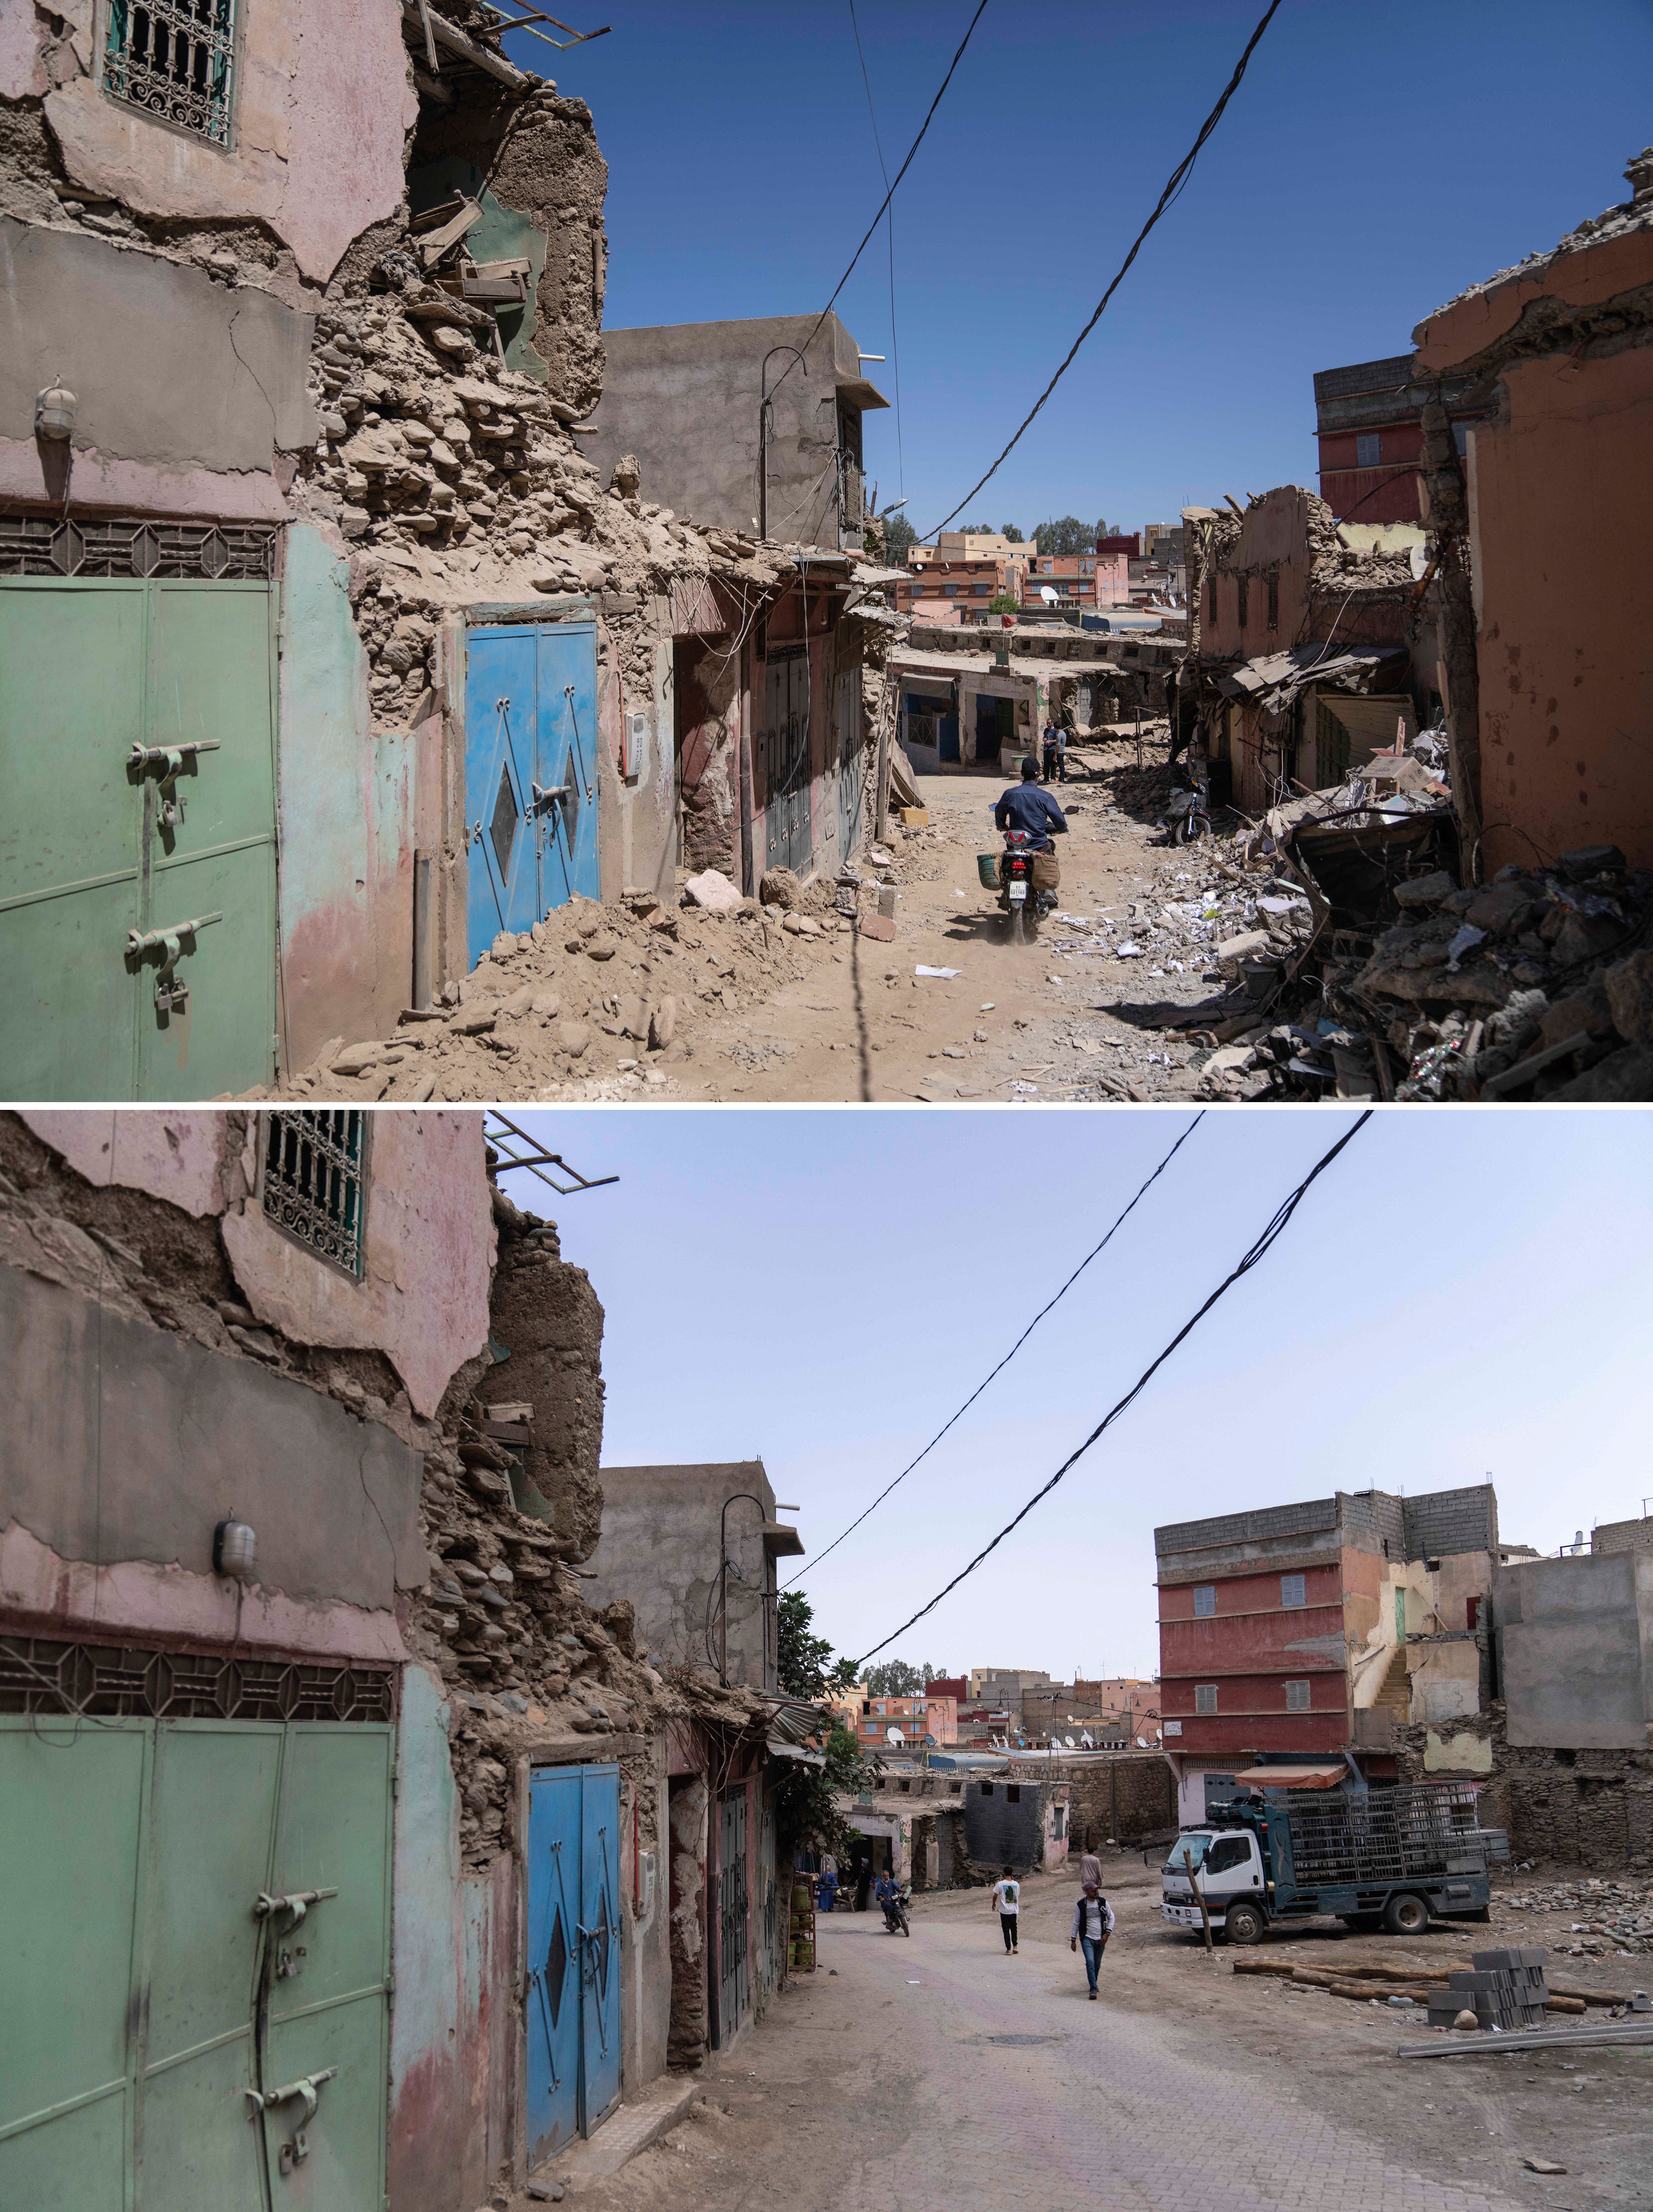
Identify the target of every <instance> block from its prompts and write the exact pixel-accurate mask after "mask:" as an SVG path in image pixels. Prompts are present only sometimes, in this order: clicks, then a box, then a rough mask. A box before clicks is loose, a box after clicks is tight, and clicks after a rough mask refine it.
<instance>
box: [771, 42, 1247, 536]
mask: <svg viewBox="0 0 1653 2212" xmlns="http://www.w3.org/2000/svg"><path fill="white" fill-rule="evenodd" d="M1279 4H1280V0H1271V4H1270V6H1269V9H1268V12H1267V15H1264V17H1263V19H1262V21H1261V22H1260V23H1259V24H1258V26H1257V27H1256V29H1255V31H1254V32H1253V33H1251V36H1250V38H1249V40H1247V42H1246V49H1245V52H1243V54H1242V55H1241V56H1240V58H1239V60H1238V61H1237V63H1236V64H1235V67H1234V74H1233V76H1231V77H1230V79H1229V81H1228V82H1227V84H1226V85H1225V87H1224V88H1223V96H1222V98H1221V99H1220V100H1218V103H1217V105H1216V106H1215V107H1213V108H1212V111H1211V112H1210V114H1209V115H1208V116H1206V119H1205V121H1204V122H1203V123H1202V124H1201V125H1200V136H1199V137H1197V138H1196V139H1195V140H1194V143H1193V145H1192V146H1190V147H1189V149H1188V152H1187V153H1186V154H1185V155H1183V156H1182V160H1181V161H1179V162H1178V163H1177V165H1176V167H1175V168H1174V169H1173V170H1172V171H1171V173H1170V179H1168V181H1167V183H1166V185H1165V189H1164V191H1163V192H1161V194H1160V195H1159V203H1158V206H1157V207H1156V208H1155V209H1154V211H1153V213H1152V215H1151V216H1149V217H1148V220H1147V221H1146V222H1145V223H1144V224H1143V226H1142V228H1141V229H1140V230H1139V232H1138V233H1137V235H1136V243H1135V244H1134V245H1133V246H1132V248H1131V250H1130V252H1128V253H1127V255H1126V257H1125V258H1124V260H1123V261H1121V264H1120V265H1119V273H1118V275H1117V276H1115V278H1114V281H1113V283H1111V284H1110V285H1109V287H1108V289H1107V290H1106V291H1105V292H1104V293H1103V295H1102V297H1101V299H1100V300H1098V301H1097V311H1096V313H1095V314H1093V315H1092V316H1091V319H1090V321H1089V322H1088V323H1087V324H1086V325H1085V328H1084V329H1083V330H1082V331H1080V332H1079V336H1078V337H1076V338H1075V339H1074V341H1073V344H1072V345H1071V346H1069V348H1068V349H1067V356H1066V358H1065V359H1064V360H1063V362H1062V364H1061V367H1060V368H1059V369H1058V370H1057V371H1056V374H1054V376H1053V377H1052V378H1051V380H1050V381H1049V383H1048V384H1047V385H1046V386H1045V388H1044V390H1043V391H1042V392H1041V393H1040V394H1039V396H1038V398H1036V400H1035V401H1034V403H1033V404H1032V406H1031V407H1030V408H1029V410H1028V411H1027V413H1026V415H1025V416H1024V417H1023V419H1022V422H1021V423H1020V425H1019V426H1018V429H1017V432H1016V435H1015V436H1014V437H1013V438H1012V440H1011V441H1010V443H1009V445H1007V446H1006V447H1005V449H1004V452H1003V453H1000V456H999V459H997V460H996V461H995V462H994V465H993V466H992V467H991V468H990V469H989V470H988V472H987V475H986V476H984V477H982V478H981V482H980V483H975V484H972V485H971V486H970V489H969V491H967V492H966V493H965V495H964V496H963V499H961V500H960V501H959V502H958V504H957V507H955V508H954V509H953V511H952V513H951V514H946V515H944V516H943V517H942V519H941V520H940V521H939V522H938V523H937V525H936V526H935V528H934V530H927V531H926V532H924V536H925V538H934V537H935V536H937V535H938V534H939V532H941V531H943V530H945V528H946V527H947V525H948V524H949V523H950V522H952V521H955V520H957V517H958V516H959V515H961V514H963V512H964V509H965V508H966V507H968V506H969V503H970V501H972V500H973V499H974V498H975V495H976V494H977V492H979V491H981V489H983V487H984V486H986V485H987V484H988V483H991V482H992V480H993V478H994V477H995V476H996V475H997V474H998V473H999V471H1000V468H1001V467H1002V466H1003V465H1004V463H1005V462H1006V460H1007V459H1009V457H1010V455H1011V453H1012V452H1013V451H1014V449H1015V447H1017V446H1018V444H1019V443H1020V441H1021V439H1022V435H1023V433H1024V431H1025V430H1026V429H1027V428H1028V426H1029V424H1030V422H1032V420H1033V418H1034V416H1036V414H1037V413H1038V411H1039V410H1040V409H1041V408H1042V406H1043V405H1044V404H1045V402H1046V400H1047V399H1048V398H1049V397H1050V395H1051V393H1052V392H1054V390H1055V389H1056V386H1058V385H1059V384H1060V382H1061V380H1062V379H1063V377H1064V376H1066V375H1067V372H1068V370H1069V368H1071V367H1072V366H1073V357H1074V356H1075V355H1076V354H1077V353H1078V351H1079V348H1080V347H1081V346H1082V345H1083V344H1084V343H1085V340H1086V338H1088V337H1090V335H1091V331H1093V330H1095V328H1096V326H1097V324H1098V323H1099V322H1100V321H1101V320H1102V311H1103V308H1104V307H1106V306H1107V305H1108V302H1109V300H1111V299H1112V298H1113V296H1114V295H1115V292H1116V291H1118V289H1119V288H1120V286H1121V283H1123V282H1124V281H1125V272H1126V270H1127V269H1128V268H1129V267H1130V265H1131V264H1132V263H1133V261H1134V260H1135V259H1136V257H1137V255H1138V254H1139V252H1141V250H1142V241H1143V240H1144V239H1145V238H1146V236H1147V235H1148V233H1149V232H1150V231H1151V230H1152V228H1153V227H1154V225H1155V224H1156V223H1157V222H1158V220H1159V218H1160V216H1162V215H1164V212H1165V210H1166V209H1167V208H1168V207H1169V206H1170V204H1171V202H1172V201H1173V200H1174V199H1175V198H1176V196H1177V194H1178V193H1179V192H1180V191H1182V187H1183V185H1185V184H1186V183H1187V182H1188V173H1189V172H1190V170H1191V169H1192V168H1193V167H1194V162H1195V161H1197V160H1198V159H1199V155H1200V148H1201V147H1202V146H1203V145H1204V144H1205V143H1206V139H1207V138H1209V137H1210V136H1211V134H1212V131H1214V130H1215V129H1216V128H1217V125H1218V123H1220V122H1221V120H1222V117H1223V110H1224V109H1225V107H1226V106H1228V103H1229V101H1230V100H1232V98H1233V97H1234V94H1236V92H1237V91H1238V89H1239V85H1240V79H1241V78H1242V77H1243V76H1244V75H1245V72H1246V64H1247V63H1248V62H1249V60H1250V59H1251V57H1252V55H1253V54H1254V53H1255V52H1256V50H1257V45H1258V41H1259V40H1261V37H1262V34H1263V33H1264V32H1265V31H1266V30H1267V28H1268V26H1269V25H1270V24H1271V23H1272V22H1273V20H1274V16H1275V14H1276V12H1277V11H1278V9H1279ZM962 51H963V50H962V49H961V52H962ZM900 181H901V180H900V179H899V178H897V179H896V182H897V183H898V184H899V182H900ZM862 243H863V244H865V243H866V241H865V240H863V241H862ZM851 266H852V267H853V266H854V264H853V263H852V264H851ZM845 274H846V275H848V270H846V272H845ZM833 296H834V298H836V296H837V295H836V293H835V294H834V295H833ZM811 336H813V333H812V332H811Z"/></svg>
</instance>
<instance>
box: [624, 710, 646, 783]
mask: <svg viewBox="0 0 1653 2212" xmlns="http://www.w3.org/2000/svg"><path fill="white" fill-rule="evenodd" d="M623 774H624V775H625V780H626V781H627V782H628V783H637V782H640V781H641V780H642V778H643V777H644V776H646V775H647V774H648V717H647V714H632V713H628V714H627V715H626V718H625V766H624V769H623Z"/></svg>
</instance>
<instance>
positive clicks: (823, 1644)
mask: <svg viewBox="0 0 1653 2212" xmlns="http://www.w3.org/2000/svg"><path fill="white" fill-rule="evenodd" d="M814 1620H815V1608H814V1607H813V1606H812V1605H811V1603H810V1601H809V1600H808V1599H807V1598H806V1597H805V1595H804V1593H803V1592H802V1590H787V1592H786V1593H785V1594H784V1595H783V1596H782V1597H781V1601H780V1603H779V1604H778V1605H777V1606H776V1607H775V1678H776V1680H777V1681H778V1682H779V1684H780V1686H781V1691H782V1692H784V1694H785V1695H786V1696H787V1697H788V1698H824V1697H825V1696H826V1695H827V1693H828V1692H829V1691H831V1690H847V1689H848V1687H849V1686H850V1684H851V1683H852V1682H853V1681H854V1679H855V1662H854V1660H853V1659H835V1658H834V1657H833V1656H832V1646H831V1644H830V1643H829V1642H828V1641H827V1639H826V1638H825V1637H824V1636H813V1635H811V1633H810V1631H811V1626H812V1625H813V1623H814Z"/></svg>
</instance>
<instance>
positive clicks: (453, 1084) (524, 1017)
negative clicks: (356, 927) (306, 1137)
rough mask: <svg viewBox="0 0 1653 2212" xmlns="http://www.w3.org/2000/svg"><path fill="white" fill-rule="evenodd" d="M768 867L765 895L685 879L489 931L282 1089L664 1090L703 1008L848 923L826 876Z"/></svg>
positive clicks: (430, 1092)
mask: <svg viewBox="0 0 1653 2212" xmlns="http://www.w3.org/2000/svg"><path fill="white" fill-rule="evenodd" d="M764 881H765V884H766V885H767V886H768V887H769V893H770V898H769V902H768V903H764V902H760V901H759V900H757V899H743V898H742V897H741V896H739V894H738V891H736V890H735V889H734V886H733V885H732V884H729V883H727V882H726V879H725V878H721V877H719V878H716V883H715V884H708V879H707V878H706V877H701V878H693V879H691V880H690V884H688V885H687V886H686V887H685V890H684V894H683V897H684V903H683V904H682V905H681V906H674V907H670V908H668V907H666V906H665V905H663V904H662V902H661V901H660V900H659V898H658V897H656V896H655V895H654V893H653V892H652V891H647V890H629V891H627V892H626V893H625V895H624V897H623V900H622V901H621V902H620V903H618V904H617V905H611V906H605V905H601V904H599V902H597V901H595V900H593V899H582V898H576V899H574V900H573V901H571V902H569V904H568V905H567V906H562V907H558V908H555V909H554V910H553V912H552V913H551V914H550V916H549V917H548V918H547V919H546V920H545V921H542V922H538V923H536V925H535V927H533V929H532V931H527V932H525V933H522V934H521V935H517V934H514V933H511V932H508V931H507V932H504V933H501V935H500V936H499V937H496V938H495V940H494V944H493V946H492V948H491V950H490V951H488V952H486V953H484V954H483V957H482V959H481V960H480V962H479V963H477V967H476V968H475V969H472V971H471V974H470V975H466V976H465V977H464V978H463V979H462V981H460V982H459V984H458V985H457V986H455V987H452V988H450V989H448V990H447V991H445V992H444V993H443V994H442V996H441V1000H439V1002H438V1003H437V1004H436V1005H435V1006H431V1007H429V1008H428V1009H425V1010H422V1011H414V1010H412V1009H409V1010H407V1011H405V1012H404V1014H403V1016H402V1018H401V1021H400V1023H399V1024H398V1028H397V1030H396V1031H395V1033H394V1034H393V1035H392V1036H387V1037H380V1038H370V1039H368V1040H366V1041H364V1042H356V1043H353V1044H349V1045H347V1044H346V1043H345V1042H344V1040H343V1038H342V1037H335V1038H333V1039H331V1041H330V1042H328V1043H327V1044H325V1045H324V1046H323V1048H322V1049H321V1051H320V1052H319V1054H317V1055H316V1057H315V1058H314V1060H313V1061H312V1063H311V1065H310V1066H308V1067H307V1068H306V1069H305V1070H304V1071H303V1072H302V1073H300V1074H299V1075H297V1076H296V1077H295V1078H294V1079H293V1080H292V1081H291V1082H290V1083H289V1084H285V1085H283V1088H282V1091H281V1092H280V1095H281V1096H283V1097H287V1096H300V1097H313V1098H317V1099H333V1098H338V1099H351V1100H357V1099H361V1100H375V1099H380V1098H384V1099H390V1100H393V1101H394V1100H410V1101H414V1102H417V1101H420V1100H423V1099H427V1098H431V1097H437V1098H441V1099H445V1100H464V1099H490V1098H496V1097H525V1096H528V1095H531V1094H532V1093H535V1092H538V1091H545V1090H547V1089H552V1090H554V1089H555V1087H556V1086H557V1085H566V1084H582V1083H588V1082H589V1083H598V1084H601V1085H606V1086H607V1087H608V1088H611V1089H614V1090H616V1091H617V1092H618V1093H620V1094H623V1093H624V1092H626V1091H636V1090H640V1089H641V1088H643V1087H644V1086H645V1085H648V1086H651V1087H653V1088H657V1089H658V1088H659V1087H661V1086H662V1085H665V1083H666V1082H667V1081H668V1080H669V1077H668V1074H667V1071H668V1070H669V1069H670V1068H671V1067H672V1066H675V1065H678V1064H680V1063H682V1062H683V1061H685V1060H692V1059H693V1057H694V1054H695V1042H694V1039H695V1032H696V1028H697V1026H698V1025H699V1024H700V1023H701V1022H702V1021H704V1020H705V1019H707V1018H709V1017H715V1016H718V1015H722V1014H738V1013H740V1012H744V1011H745V1010H746V1009H748V1008H750V1007H751V1006H753V1005H755V1004H757V1003H759V1002H760V1001H762V1000H765V999H767V998H769V997H770V996H771V995H772V994H774V992H775V990H776V989H777V988H778V987H780V986H781V984H782V983H784V982H786V981H791V980H794V979H796V978H797V977H798V976H799V975H802V974H803V973H804V964H803V962H804V956H805V954H806V953H813V954H815V955H817V957H818V955H819V953H820V952H821V951H823V950H825V949H827V948H828V947H830V946H832V945H836V941H837V939H838V937H839V935H840V934H841V933H846V932H848V930H850V929H852V928H853V927H854V923H853V921H850V920H848V918H846V917H844V916H842V915H836V914H835V913H834V912H833V899H834V886H833V885H832V884H831V883H830V882H828V881H825V880H823V879H822V880H817V882H815V883H813V884H810V885H809V886H808V887H807V889H805V888H804V887H801V886H799V884H798V883H797V879H796V878H794V877H792V876H790V875H789V874H787V872H785V871H780V872H775V874H773V875H771V876H769V877H766V878H764ZM717 886H721V891H720V890H719V889H718V888H717ZM725 895H726V896H725ZM605 1038H606V1039H609V1040H611V1044H610V1045H609V1046H608V1047H607V1048H605V1045H604V1042H603V1041H604V1040H605ZM611 1054H612V1058H611ZM270 1095H276V1094H273V1093H272V1094H270Z"/></svg>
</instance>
